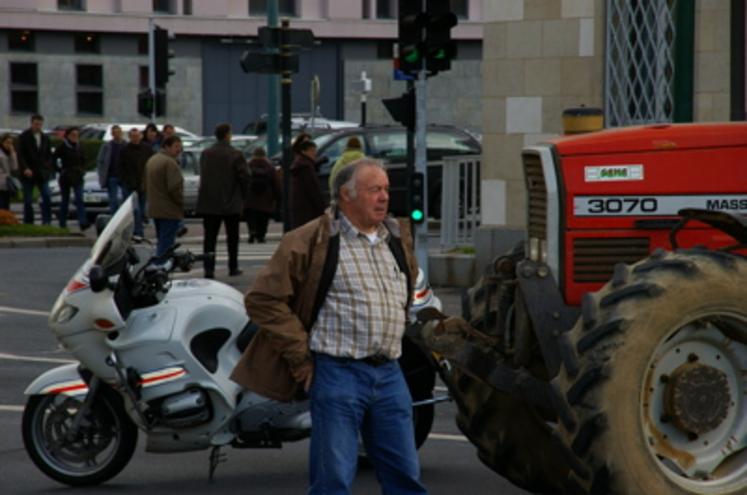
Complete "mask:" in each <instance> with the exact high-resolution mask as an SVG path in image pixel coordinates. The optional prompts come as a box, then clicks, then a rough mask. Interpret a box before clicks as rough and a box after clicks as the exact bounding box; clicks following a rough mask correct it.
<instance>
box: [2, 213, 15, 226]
mask: <svg viewBox="0 0 747 495" xmlns="http://www.w3.org/2000/svg"><path fill="white" fill-rule="evenodd" d="M18 223H19V222H18V218H17V217H16V216H15V214H14V213H12V212H11V211H10V210H0V225H18Z"/></svg>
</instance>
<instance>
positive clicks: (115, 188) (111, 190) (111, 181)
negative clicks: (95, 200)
mask: <svg viewBox="0 0 747 495" xmlns="http://www.w3.org/2000/svg"><path fill="white" fill-rule="evenodd" d="M120 188H122V193H123V194H122V201H124V198H126V197H127V196H126V195H125V194H124V190H125V188H124V186H123V185H121V184H120V183H119V179H118V178H117V177H108V178H107V179H106V192H107V193H108V194H109V213H111V214H112V215H114V213H115V212H116V211H117V209H118V208H119V204H120V200H119V189H120Z"/></svg>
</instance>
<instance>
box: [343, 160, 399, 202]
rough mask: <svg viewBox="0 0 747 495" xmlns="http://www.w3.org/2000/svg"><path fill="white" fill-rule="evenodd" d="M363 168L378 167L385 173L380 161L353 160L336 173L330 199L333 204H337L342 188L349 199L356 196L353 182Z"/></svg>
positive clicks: (356, 192)
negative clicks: (331, 198) (345, 190)
mask: <svg viewBox="0 0 747 495" xmlns="http://www.w3.org/2000/svg"><path fill="white" fill-rule="evenodd" d="M363 167H378V168H380V169H381V170H383V171H384V173H386V167H384V164H383V163H381V161H380V160H376V159H375V158H369V157H367V156H364V157H363V158H359V159H357V160H355V161H354V162H352V163H350V164H349V165H347V166H345V167H343V168H342V170H340V171H339V172H337V175H335V178H334V180H333V181H332V192H333V193H334V194H333V195H332V197H333V198H334V199H335V202H339V200H340V198H341V190H342V188H343V187H344V188H345V189H347V190H348V193H349V194H350V197H351V198H353V199H355V197H356V196H357V195H358V191H357V190H356V189H355V182H356V180H357V178H358V171H359V170H360V169H362V168H363Z"/></svg>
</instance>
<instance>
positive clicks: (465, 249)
mask: <svg viewBox="0 0 747 495" xmlns="http://www.w3.org/2000/svg"><path fill="white" fill-rule="evenodd" d="M449 253H450V254H475V248H474V246H461V247H455V248H453V249H450V250H449Z"/></svg>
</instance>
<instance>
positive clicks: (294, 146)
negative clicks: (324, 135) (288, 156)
mask: <svg viewBox="0 0 747 495" xmlns="http://www.w3.org/2000/svg"><path fill="white" fill-rule="evenodd" d="M311 140H312V139H311V135H310V134H308V133H306V132H299V133H298V135H296V137H294V138H293V141H292V142H291V151H293V158H296V157H297V156H298V155H300V154H301V145H302V144H303V143H305V142H306V141H311Z"/></svg>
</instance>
